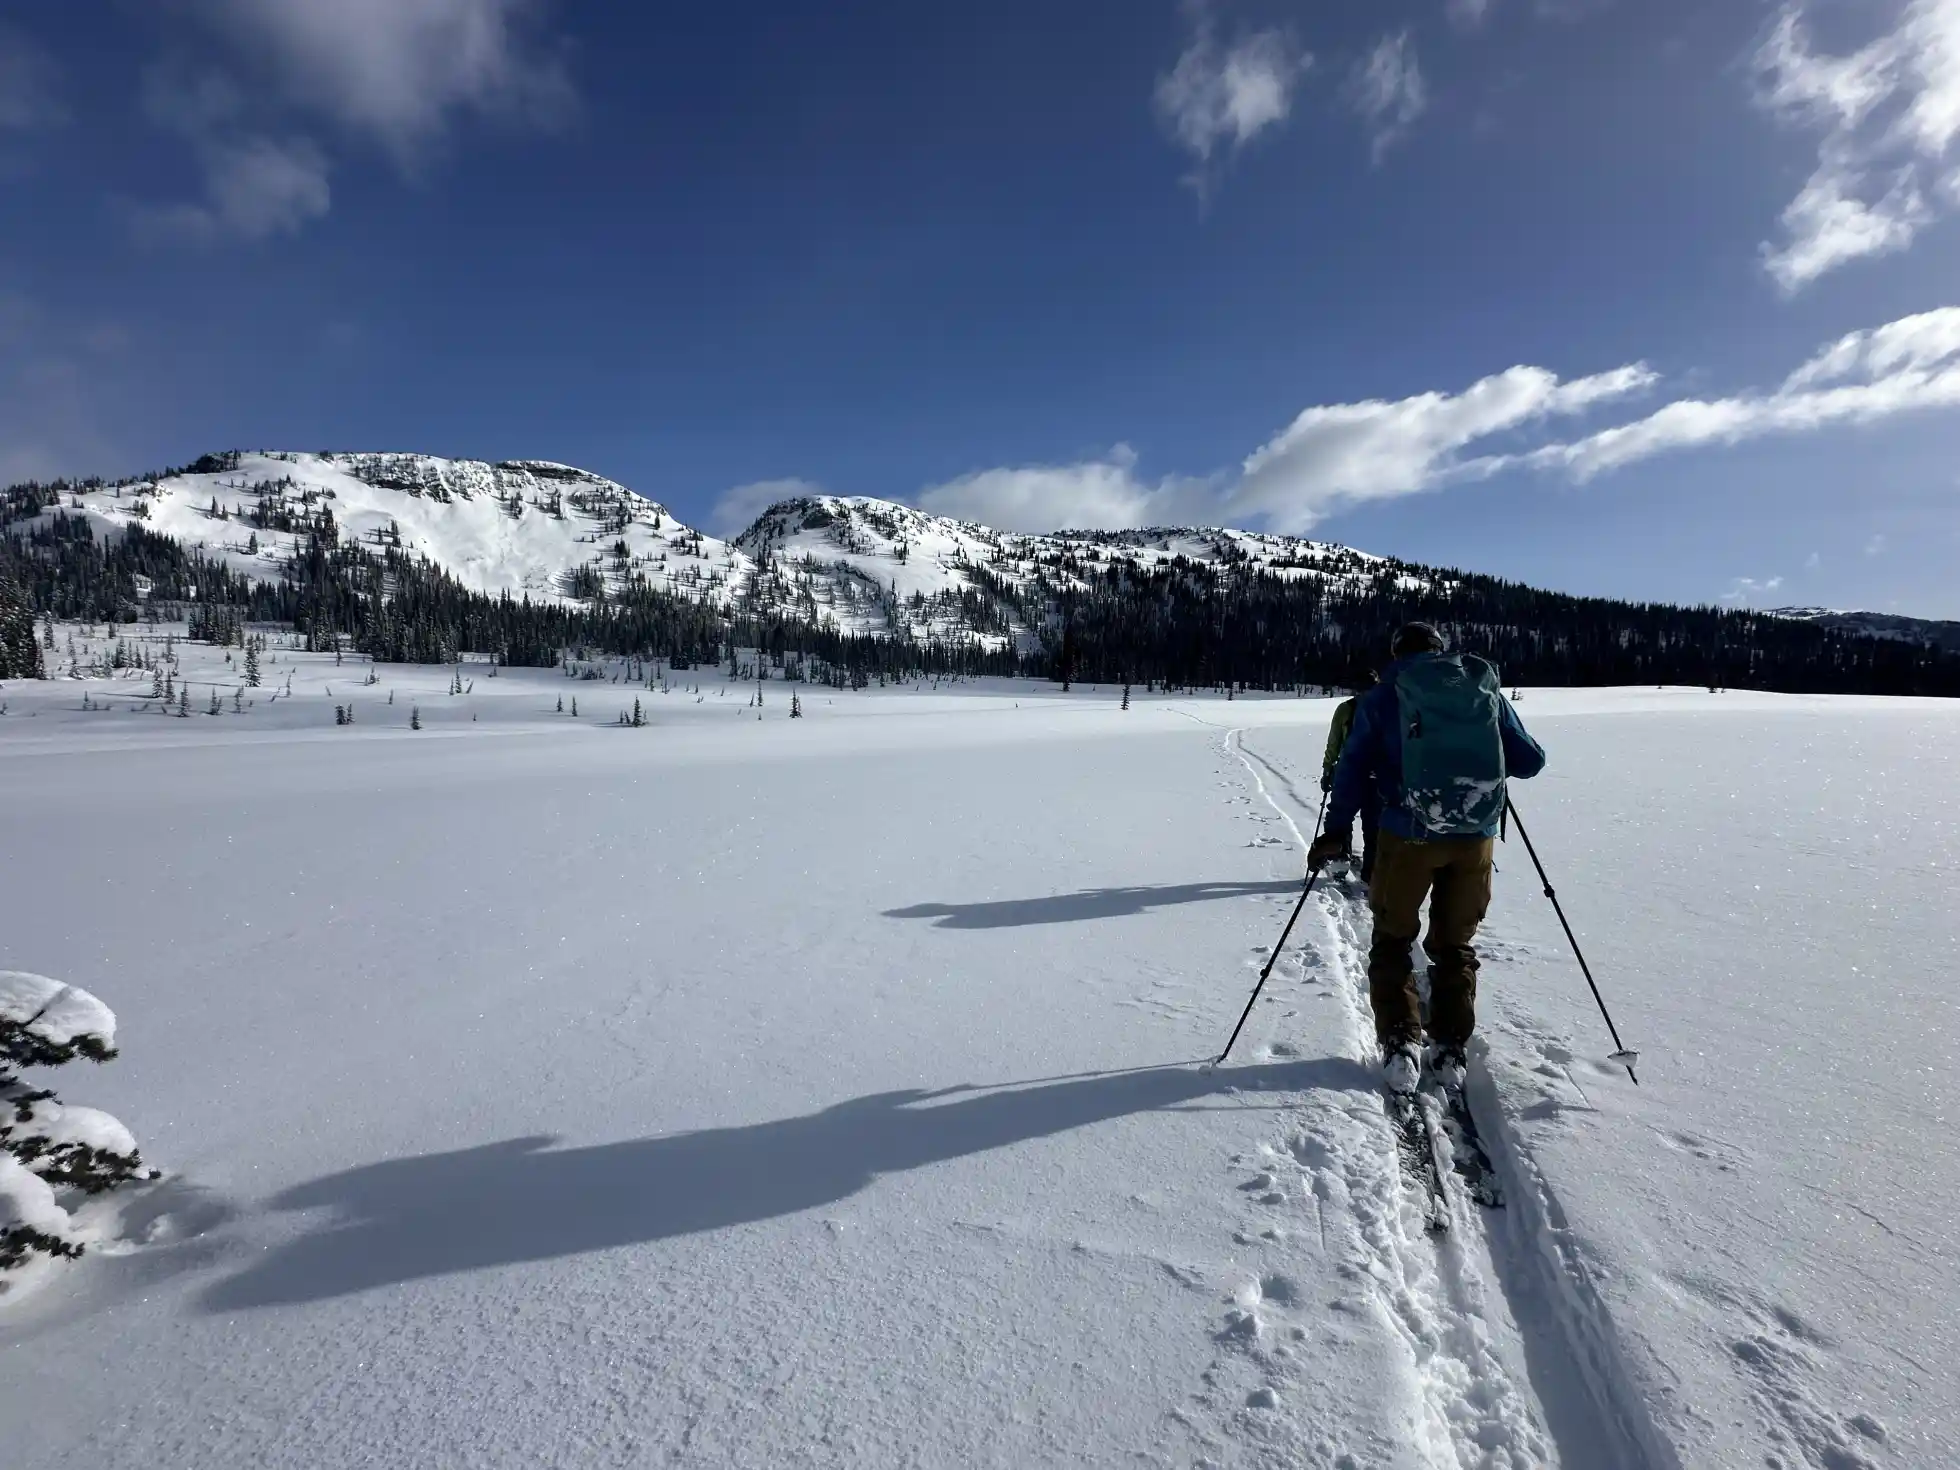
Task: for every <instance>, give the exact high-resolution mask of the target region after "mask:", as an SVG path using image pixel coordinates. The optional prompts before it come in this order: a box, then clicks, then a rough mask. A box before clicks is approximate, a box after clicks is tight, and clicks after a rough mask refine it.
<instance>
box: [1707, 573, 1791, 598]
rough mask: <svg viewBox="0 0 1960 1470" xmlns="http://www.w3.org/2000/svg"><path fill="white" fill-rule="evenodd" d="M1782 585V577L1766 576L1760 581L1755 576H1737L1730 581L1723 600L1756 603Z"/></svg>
mask: <svg viewBox="0 0 1960 1470" xmlns="http://www.w3.org/2000/svg"><path fill="white" fill-rule="evenodd" d="M1782 585H1783V579H1782V578H1781V577H1765V578H1763V579H1762V580H1760V581H1758V580H1757V579H1756V578H1754V577H1737V578H1736V579H1735V580H1734V581H1732V582H1730V583H1729V590H1728V591H1727V592H1724V593H1723V594H1722V601H1724V602H1746V603H1751V604H1754V603H1756V602H1758V601H1760V600H1761V599H1763V598H1765V597H1767V596H1769V594H1770V593H1772V592H1774V591H1775V590H1776V589H1777V588H1779V587H1781V586H1782Z"/></svg>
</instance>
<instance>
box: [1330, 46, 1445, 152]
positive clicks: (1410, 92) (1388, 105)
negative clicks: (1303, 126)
mask: <svg viewBox="0 0 1960 1470" xmlns="http://www.w3.org/2000/svg"><path fill="white" fill-rule="evenodd" d="M1345 95H1346V97H1347V102H1348V105H1349V106H1350V107H1352V108H1353V109H1354V111H1355V112H1356V113H1357V114H1359V115H1360V117H1361V120H1362V121H1363V122H1364V123H1366V124H1367V126H1368V130H1369V133H1370V134H1371V143H1370V149H1371V152H1372V155H1373V157H1374V160H1375V162H1377V163H1380V162H1381V160H1382V157H1383V155H1385V154H1386V153H1387V152H1388V150H1389V149H1390V148H1392V147H1394V146H1395V144H1396V143H1397V142H1398V141H1399V140H1400V139H1401V138H1402V136H1403V135H1404V134H1405V133H1407V132H1408V130H1409V128H1410V126H1411V125H1412V124H1413V123H1414V122H1415V120H1416V119H1417V118H1419V117H1421V116H1422V114H1423V113H1424V111H1426V110H1427V108H1428V106H1429V89H1428V86H1427V84H1426V83H1424V81H1423V78H1422V65H1421V63H1420V62H1419V61H1418V60H1417V59H1416V52H1415V46H1414V44H1413V43H1412V42H1411V40H1410V38H1409V32H1408V30H1407V29H1406V28H1405V29H1403V30H1400V31H1393V32H1390V33H1389V34H1388V35H1385V36H1383V37H1382V38H1381V40H1379V41H1377V42H1376V43H1375V45H1374V48H1373V49H1372V50H1371V51H1369V53H1368V54H1367V55H1366V56H1364V57H1362V58H1361V59H1360V60H1359V61H1357V62H1355V64H1354V66H1353V68H1352V69H1351V70H1350V71H1349V73H1348V80H1347V86H1346V88H1345Z"/></svg>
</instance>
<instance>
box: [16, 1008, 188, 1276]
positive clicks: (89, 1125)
mask: <svg viewBox="0 0 1960 1470" xmlns="http://www.w3.org/2000/svg"><path fill="white" fill-rule="evenodd" d="M115 1054H116V1017H115V1013H114V1012H113V1011H111V1010H110V1009H109V1008H108V1007H107V1006H105V1005H104V1004H103V1003H102V1002H101V1001H99V1000H97V999H96V998H95V997H94V996H92V995H90V994H89V993H88V992H87V991H86V990H79V989H77V988H76V987H75V986H72V985H64V984H62V983H61V982H60V981H59V980H50V979H48V978H47V976H45V975H30V974H26V973H25V972H23V971H19V970H0V1276H4V1275H5V1273H6V1272H8V1271H11V1270H12V1269H14V1268H15V1267H17V1266H19V1265H21V1264H23V1263H24V1262H25V1261H26V1260H27V1259H28V1257H29V1256H31V1255H33V1254H34V1253H35V1252H37V1251H40V1252H45V1253H47V1254H49V1255H56V1256H79V1255H80V1254H81V1253H82V1242H81V1240H80V1239H79V1238H78V1236H77V1233H76V1231H75V1228H74V1223H73V1221H72V1220H70V1218H69V1215H68V1211H67V1210H66V1209H65V1208H63V1206H62V1203H61V1195H60V1193H59V1192H61V1191H67V1192H73V1193H80V1194H100V1193H102V1192H103V1191H104V1190H108V1189H114V1188H115V1187H116V1186H117V1185H119V1184H125V1183H128V1182H130V1181H131V1180H136V1179H147V1178H151V1177H153V1176H152V1174H151V1171H149V1170H147V1169H145V1168H144V1167H143V1159H142V1156H141V1155H140V1154H139V1153H138V1152H137V1149H136V1140H135V1139H133V1138H131V1137H130V1136H129V1130H128V1129H127V1128H125V1127H123V1125H122V1124H121V1123H119V1122H117V1121H116V1120H115V1119H114V1118H112V1117H110V1116H109V1115H108V1114H107V1113H104V1112H98V1111H97V1110H96V1109H94V1108H77V1107H69V1106H67V1105H65V1104H63V1103H61V1102H58V1101H56V1099H55V1095H54V1094H53V1093H52V1092H48V1091H45V1090H38V1089H35V1088H32V1087H29V1086H28V1085H27V1084H26V1083H25V1082H23V1081H22V1080H21V1078H20V1069H21V1068H23V1067H55V1066H60V1065H61V1064H62V1063H63V1062H72V1061H74V1060H75V1059H76V1058H77V1057H86V1058H87V1059H88V1060H90V1061H92V1062H106V1061H108V1060H109V1059H110V1058H111V1057H113V1056H115Z"/></svg>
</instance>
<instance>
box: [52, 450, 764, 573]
mask: <svg viewBox="0 0 1960 1470" xmlns="http://www.w3.org/2000/svg"><path fill="white" fill-rule="evenodd" d="M55 510H66V511H67V512H69V513H70V514H73V513H75V512H76V511H80V512H81V513H83V514H85V515H86V516H87V517H88V518H89V519H90V520H91V521H93V522H95V523H97V525H98V526H100V527H102V528H104V529H109V530H115V529H120V528H122V527H126V526H129V525H132V524H138V523H140V524H142V525H143V526H145V527H146V528H147V529H148V530H150V531H152V532H155V533H156V534H158V535H162V536H168V537H170V538H171V539H173V540H175V541H178V542H181V543H183V544H184V545H186V546H189V547H194V548H196V549H198V550H200V551H202V552H203V553H204V554H205V555H206V556H208V557H211V558H212V559H214V560H216V561H219V562H222V563H224V564H225V565H226V566H228V567H230V568H231V569H232V570H233V571H236V572H240V573H242V574H244V575H246V576H251V577H257V578H262V579H276V578H277V577H278V576H279V575H280V574H281V572H282V570H283V568H284V567H285V565H286V564H287V562H288V561H289V560H290V559H291V557H292V556H293V554H294V552H295V550H296V549H297V548H298V547H300V546H302V545H303V544H304V543H305V541H306V539H307V538H308V537H309V536H310V535H312V534H313V533H314V532H315V531H316V530H318V529H320V528H321V527H322V526H325V525H328V524H330V525H331V526H332V528H333V535H334V537H335V538H336V539H337V540H338V541H339V542H341V543H342V544H348V543H357V544H363V545H367V546H371V547H373V548H375V550H376V551H377V553H378V552H379V551H380V550H381V549H382V548H385V547H389V546H399V547H400V548H401V549H402V550H403V551H405V552H407V553H408V554H410V555H412V556H423V557H427V558H428V559H429V560H430V561H431V562H433V563H435V564H436V565H438V566H440V567H442V568H443V569H444V570H445V571H447V572H448V573H449V574H450V575H451V576H453V577H454V578H456V580H457V581H458V582H460V583H462V584H463V585H464V586H465V587H468V588H470V589H471V590H472V591H476V592H482V593H486V594H489V595H491V596H495V595H497V594H499V593H509V594H510V595H511V596H513V597H530V598H531V599H532V600H534V601H538V600H562V601H573V600H577V599H579V598H582V597H589V596H592V595H595V594H596V593H598V592H601V591H604V590H619V589H620V588H622V587H623V586H624V585H625V584H626V583H627V582H629V581H631V580H633V579H635V578H639V579H644V580H645V581H646V582H647V583H648V584H649V585H651V586H653V587H656V588H659V589H662V590H665V591H671V592H675V593H678V594H680V595H682V596H690V597H697V598H703V599H706V600H708V601H711V602H716V603H724V604H725V603H726V602H728V601H729V600H730V599H731V598H732V597H734V596H736V595H738V594H739V593H740V592H742V591H743V590H745V589H746V587H747V584H748V579H749V576H750V574H751V573H752V571H753V570H754V568H753V564H752V563H750V562H749V561H748V559H747V558H745V557H742V556H740V555H738V554H736V553H735V552H733V551H732V550H731V548H730V547H729V546H728V545H727V544H726V543H725V542H721V541H717V540H715V539H713V538H712V537H708V536H704V535H702V534H701V533H700V532H698V531H695V530H693V529H692V528H690V527H688V526H685V525H683V524H681V523H680V522H679V521H677V520H675V519H674V518H673V517H672V516H671V515H670V514H668V512H667V509H666V507H664V506H662V505H660V504H658V503H657V502H655V501H652V500H649V499H647V498H646V497H645V496H642V495H638V494H635V493H634V492H633V491H631V490H628V489H627V488H626V487H625V486H624V485H620V484H617V483H615V482H614V481H612V480H608V479H606V478H604V477H603V476H600V475H595V474H592V473H590V472H589V471H586V470H581V469H576V468H574V467H572V466H571V465H562V464H554V463H551V462H550V461H547V460H506V461H504V462H502V463H499V464H489V463H486V462H484V461H482V460H467V459H440V458H436V457H435V456H432V455H424V454H292V453H284V452H277V451H273V452H264V453H253V454H244V453H236V454H224V455H206V456H205V457H204V458H203V459H200V460H198V461H197V462H196V463H195V464H193V465H192V466H191V467H190V469H189V470H187V471H185V472H183V473H180V474H173V475H167V476H162V477H158V478H154V479H142V480H127V481H122V482H120V483H117V484H114V485H104V486H99V487H93V488H76V489H73V490H72V491H71V492H70V493H69V495H68V496H67V497H66V498H65V499H64V500H63V502H62V504H61V506H59V507H56V508H55ZM50 513H53V512H50Z"/></svg>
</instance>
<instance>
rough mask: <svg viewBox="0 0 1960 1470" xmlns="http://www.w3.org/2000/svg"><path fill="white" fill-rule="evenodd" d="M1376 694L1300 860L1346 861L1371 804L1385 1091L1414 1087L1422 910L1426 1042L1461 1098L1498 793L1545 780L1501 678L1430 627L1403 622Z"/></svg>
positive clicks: (1541, 757)
mask: <svg viewBox="0 0 1960 1470" xmlns="http://www.w3.org/2000/svg"><path fill="white" fill-rule="evenodd" d="M1389 651H1390V654H1391V656H1392V658H1393V662H1391V663H1390V664H1389V665H1388V667H1387V668H1386V669H1384V670H1383V671H1382V681H1381V683H1380V685H1379V686H1378V687H1376V688H1374V689H1372V690H1370V691H1369V692H1368V693H1366V694H1364V695H1362V696H1361V697H1360V698H1359V699H1358V700H1357V701H1356V702H1355V709H1354V727H1353V729H1352V731H1351V732H1350V733H1349V735H1348V737H1347V741H1346V744H1345V745H1344V746H1343V748H1342V751H1341V756H1340V759H1339V761H1338V762H1337V763H1336V766H1335V771H1334V789H1333V792H1332V795H1331V796H1330V798H1329V800H1328V804H1327V827H1326V831H1325V832H1324V833H1323V834H1322V835H1321V836H1320V837H1319V838H1318V839H1316V840H1315V842H1314V844H1313V846H1312V847H1311V848H1309V849H1308V853H1307V861H1308V863H1309V864H1310V865H1313V866H1316V867H1318V866H1319V865H1321V864H1324V863H1327V862H1331V861H1333V860H1334V859H1336V858H1341V857H1345V856H1347V855H1348V853H1349V851H1350V848H1351V845H1352V830H1353V826H1354V819H1355V817H1356V815H1357V814H1358V813H1359V812H1360V811H1361V809H1362V807H1363V804H1364V802H1365V801H1366V800H1367V799H1368V797H1369V795H1370V793H1371V792H1372V793H1374V794H1375V796H1376V797H1377V799H1378V800H1379V801H1380V802H1381V805H1382V812H1381V829H1382V830H1381V836H1380V839H1379V850H1378V852H1377V853H1376V857H1375V865H1374V872H1373V874H1372V877H1371V881H1370V883H1369V886H1368V906H1369V908H1370V910H1371V911H1372V912H1373V914H1374V921H1375V932H1374V941H1373V943H1372V944H1371V945H1370V947H1369V951H1368V995H1369V1001H1370V1003H1371V1004H1372V1005H1373V1007H1374V1012H1375V1034H1376V1037H1377V1039H1378V1040H1379V1041H1380V1043H1381V1049H1382V1075H1383V1080H1384V1081H1385V1082H1386V1083H1387V1085H1388V1087H1389V1089H1390V1091H1392V1092H1399V1093H1409V1092H1413V1091H1414V1090H1415V1088H1416V1085H1417V1083H1418V1082H1419V1081H1420V1080H1421V1076H1422V1069H1423V1065H1424V1060H1425V1058H1424V1056H1423V1051H1422V1029H1423V1028H1422V1011H1421V1001H1420V998H1419V997H1418V995H1417V993H1416V985H1415V965H1414V962H1413V961H1412V959H1411V957H1410V953H1409V950H1410V946H1411V945H1413V944H1414V943H1415V940H1416V937H1417V935H1418V934H1419V933H1420V932H1421V929H1422V905H1423V900H1424V899H1428V900H1429V935H1428V937H1427V938H1426V939H1425V940H1424V941H1423V949H1424V951H1425V952H1426V953H1427V954H1428V956H1429V1038H1430V1049H1429V1055H1428V1057H1427V1062H1428V1066H1429V1068H1430V1071H1431V1073H1432V1075H1434V1076H1435V1077H1436V1079H1437V1081H1438V1082H1440V1083H1442V1084H1443V1085H1444V1086H1445V1087H1456V1088H1461V1086H1462V1085H1463V1068H1464V1048H1465V1046H1466V1045H1467V1043H1468V1042H1469V1040H1470V1033H1471V1030H1472V1029H1473V1028H1474V1026H1475V1025H1476V999H1477V951H1476V949H1475V948H1474V947H1473V943H1472V941H1474V940H1475V938H1476V936H1477V926H1478V925H1479V924H1481V923H1482V922H1483V918H1484V913H1485V911H1486V910H1487V909H1488V908H1489V906H1490V875H1491V858H1492V846H1493V843H1494V841H1495V839H1496V837H1497V830H1498V824H1499V822H1500V821H1501V819H1502V818H1503V815H1504V803H1505V793H1504V783H1505V779H1506V778H1507V777H1509V776H1517V777H1520V778H1524V779H1528V778H1530V777H1532V776H1535V775H1537V774H1538V773H1539V772H1540V771H1542V770H1543V769H1544V768H1545V752H1544V750H1543V749H1542V748H1541V747H1540V746H1539V744H1538V742H1537V741H1535V740H1533V739H1532V738H1531V736H1530V735H1528V734H1526V733H1525V728H1524V726H1523V724H1522V723H1520V722H1519V720H1518V716H1517V712H1516V711H1515V710H1513V709H1512V708H1511V705H1510V701H1508V700H1507V699H1505V698H1504V693H1503V685H1502V684H1501V683H1500V681H1499V680H1498V677H1497V670H1496V669H1494V668H1493V667H1491V665H1490V664H1488V663H1486V662H1485V661H1484V660H1483V659H1480V658H1478V657H1476V656H1475V655H1474V654H1451V653H1450V652H1449V651H1448V644H1447V642H1446V641H1445V640H1444V638H1443V635H1442V634H1441V633H1439V632H1437V631H1436V629H1435V628H1433V627H1431V626H1430V625H1429V624H1427V623H1408V624H1406V625H1404V626H1403V627H1402V628H1401V629H1399V630H1398V631H1397V632H1396V634H1395V638H1394V641H1393V643H1392V644H1391V645H1390V650H1389Z"/></svg>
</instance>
